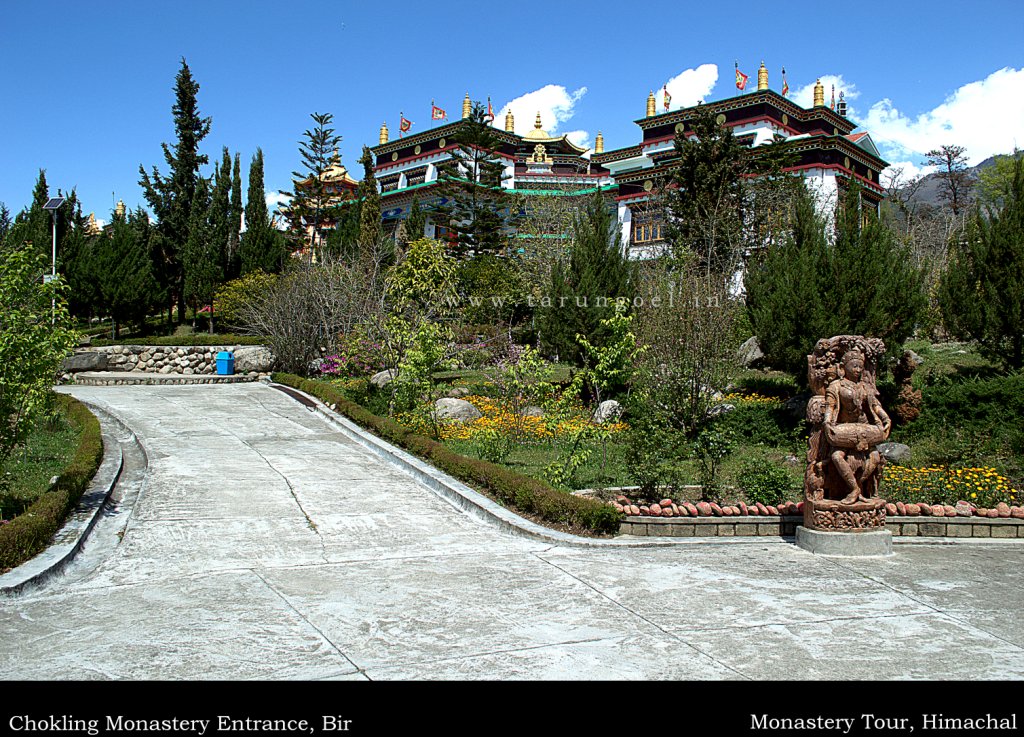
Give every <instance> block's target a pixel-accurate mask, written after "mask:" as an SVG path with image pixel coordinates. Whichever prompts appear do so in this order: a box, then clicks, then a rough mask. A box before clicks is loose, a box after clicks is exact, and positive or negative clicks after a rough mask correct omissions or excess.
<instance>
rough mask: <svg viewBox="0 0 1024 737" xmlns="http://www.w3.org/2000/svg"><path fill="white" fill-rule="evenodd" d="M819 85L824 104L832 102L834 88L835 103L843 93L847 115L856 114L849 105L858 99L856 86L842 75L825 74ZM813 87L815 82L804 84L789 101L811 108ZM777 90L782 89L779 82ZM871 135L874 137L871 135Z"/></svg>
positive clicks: (793, 93)
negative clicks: (833, 88)
mask: <svg viewBox="0 0 1024 737" xmlns="http://www.w3.org/2000/svg"><path fill="white" fill-rule="evenodd" d="M821 84H822V85H823V86H824V87H825V104H826V105H829V104H831V102H832V86H833V85H835V88H836V102H837V103H838V102H839V93H840V92H842V93H843V98H844V99H845V100H846V103H847V107H848V110H847V115H848V116H850V117H852V116H853V115H855V114H856V109H855V108H854V106H853V105H851V104H850V103H851V102H853V101H854V100H856V99H857V98H858V97H860V91H859V90H858V89H857V85H855V84H853V83H852V82H847V81H846V80H845V79H843V75H842V74H825V75H823V76H822V77H821ZM814 85H815V82H811V83H810V84H806V85H804V86H803V87H798V88H797V89H796V90H794V91H793V92H791V93H790V95H789V97H790V99H791V100H792V101H793V102H795V103H796V104H797V105H799V106H800V107H806V108H809V107H812V106H813V105H814ZM779 89H780V90H781V89H782V84H781V81H780V83H779ZM872 135H874V134H873V133H872Z"/></svg>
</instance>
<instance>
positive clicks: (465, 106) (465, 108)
mask: <svg viewBox="0 0 1024 737" xmlns="http://www.w3.org/2000/svg"><path fill="white" fill-rule="evenodd" d="M472 114H473V103H471V102H470V101H469V93H468V92H467V93H466V99H464V100H463V101H462V119H463V120H465V119H466V118H468V117H469V116H470V115H472Z"/></svg>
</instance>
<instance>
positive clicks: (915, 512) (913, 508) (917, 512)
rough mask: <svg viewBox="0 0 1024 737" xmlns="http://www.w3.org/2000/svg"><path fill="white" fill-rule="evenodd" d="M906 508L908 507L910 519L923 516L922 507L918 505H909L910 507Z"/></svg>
mask: <svg viewBox="0 0 1024 737" xmlns="http://www.w3.org/2000/svg"><path fill="white" fill-rule="evenodd" d="M906 507H907V508H906V512H907V516H908V517H920V516H921V507H919V506H918V505H916V504H908V505H906Z"/></svg>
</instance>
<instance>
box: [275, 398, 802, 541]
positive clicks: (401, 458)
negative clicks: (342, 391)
mask: <svg viewBox="0 0 1024 737" xmlns="http://www.w3.org/2000/svg"><path fill="white" fill-rule="evenodd" d="M269 386H270V387H272V388H275V389H278V390H279V391H281V392H282V393H284V394H292V395H294V396H293V398H295V399H296V400H297V401H303V403H304V404H307V405H308V406H310V408H311V409H315V410H316V411H317V412H319V413H320V414H321V415H323V417H324V419H325V420H326V421H327V422H328V423H330V424H331V425H334V426H335V427H337V428H338V429H339V430H341V432H342V433H343V434H344V435H346V436H347V437H348V438H350V439H351V440H353V441H355V442H356V443H358V444H359V445H361V446H362V447H363V448H365V449H366V450H368V451H370V452H371V453H373V454H374V455H375V456H377V457H378V458H380V459H382V460H384V461H386V462H387V463H389V464H391V465H393V466H396V467H398V468H400V469H401V470H403V471H405V472H406V473H408V474H409V475H410V476H412V477H413V478H415V479H416V480H417V481H419V482H420V483H422V484H423V485H424V486H426V487H427V488H429V489H430V490H431V491H433V492H435V493H436V494H437V495H438V496H439V497H441V498H442V499H444V500H445V501H447V502H448V503H449V504H451V505H452V506H453V507H456V508H457V509H461V510H463V511H465V512H468V513H470V514H472V515H473V516H475V517H477V518H479V519H482V520H484V521H486V522H489V523H491V524H494V525H496V526H497V527H498V528H499V529H501V530H503V531H505V532H508V533H511V534H513V535H520V536H522V537H527V538H530V539H533V540H539V541H542V542H548V543H552V544H555V545H562V546H569V547H577V548H597V547H611V548H660V547H666V546H679V545H744V544H748V545H750V544H762V545H763V544H771V545H791V544H792V542H791V541H790V540H785V539H783V538H778V539H771V538H766V537H752V538H738V537H737V538H724V539H723V538H708V539H697V538H684V539H674V540H673V539H657V540H650V539H647V540H643V539H639V540H634V539H627V540H624V539H621V538H620V539H614V540H604V539H599V538H589V537H581V536H578V535H570V534H569V533H567V532H561V531H559V530H552V529H550V528H548V527H544V526H542V525H538V524H536V523H535V522H531V521H530V520H528V519H524V518H523V517H520V516H519V515H517V514H515V513H513V512H511V511H509V510H508V509H506V508H505V507H503V506H501V505H500V504H498V503H497V502H495V501H492V500H491V499H488V498H487V497H486V496H484V495H483V494H481V493H480V492H478V491H476V490H474V489H472V488H470V487H469V486H466V484H464V483H462V482H461V481H459V480H458V479H456V478H454V477H452V476H449V475H448V474H446V473H445V472H443V471H441V470H439V469H437V468H434V467H433V466H431V465H430V464H429V463H426V462H425V461H421V460H420V459H419V458H417V457H415V456H413V455H411V454H409V453H406V452H405V451H404V450H401V449H399V448H396V447H395V446H393V445H391V444H390V443H388V442H387V441H385V440H382V439H380V438H378V437H377V436H376V435H373V434H372V433H370V432H368V431H366V430H364V429H363V428H361V427H359V426H358V425H356V424H355V423H354V422H352V421H351V420H349V419H348V418H346V417H342V416H341V415H340V414H338V413H337V412H335V411H334V410H332V409H331V408H330V407H328V406H327V405H325V404H324V403H323V402H321V401H320V400H319V399H317V398H316V397H313V396H311V395H309V394H306V393H305V392H303V391H299V390H298V389H295V388H294V387H290V386H286V385H284V384H274V383H271V384H269Z"/></svg>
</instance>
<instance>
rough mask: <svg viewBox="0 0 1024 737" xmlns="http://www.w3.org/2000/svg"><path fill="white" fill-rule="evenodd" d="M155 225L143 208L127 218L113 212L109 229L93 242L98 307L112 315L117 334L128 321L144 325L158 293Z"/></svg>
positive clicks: (93, 263)
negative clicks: (152, 247)
mask: <svg viewBox="0 0 1024 737" xmlns="http://www.w3.org/2000/svg"><path fill="white" fill-rule="evenodd" d="M150 230H151V226H150V224H149V217H148V216H147V215H146V213H145V211H143V210H142V209H141V208H139V209H136V210H135V211H134V212H132V213H129V214H128V216H127V217H125V216H124V215H120V214H118V213H117V212H116V211H115V212H114V213H113V217H112V219H111V223H110V225H109V226H108V227H107V229H106V231H105V232H104V233H103V234H102V235H99V236H97V237H96V239H95V240H94V241H93V243H92V250H91V253H90V256H89V257H90V260H91V262H92V263H91V266H92V268H91V269H89V273H90V274H91V276H92V278H93V279H94V280H95V284H96V298H97V300H98V302H99V304H98V305H97V307H98V309H100V310H102V311H104V312H106V313H107V314H109V315H110V318H111V321H112V322H113V337H114V338H115V339H116V338H117V337H118V336H119V333H120V330H121V328H122V327H123V326H124V325H125V324H126V323H128V322H135V323H137V324H141V323H142V322H143V321H144V320H145V318H146V314H147V312H148V311H149V309H150V308H151V307H152V306H153V296H154V294H156V293H157V288H156V287H157V285H156V280H155V278H154V276H153V271H152V261H151V260H150V248H149V242H148V241H149V237H150Z"/></svg>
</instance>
